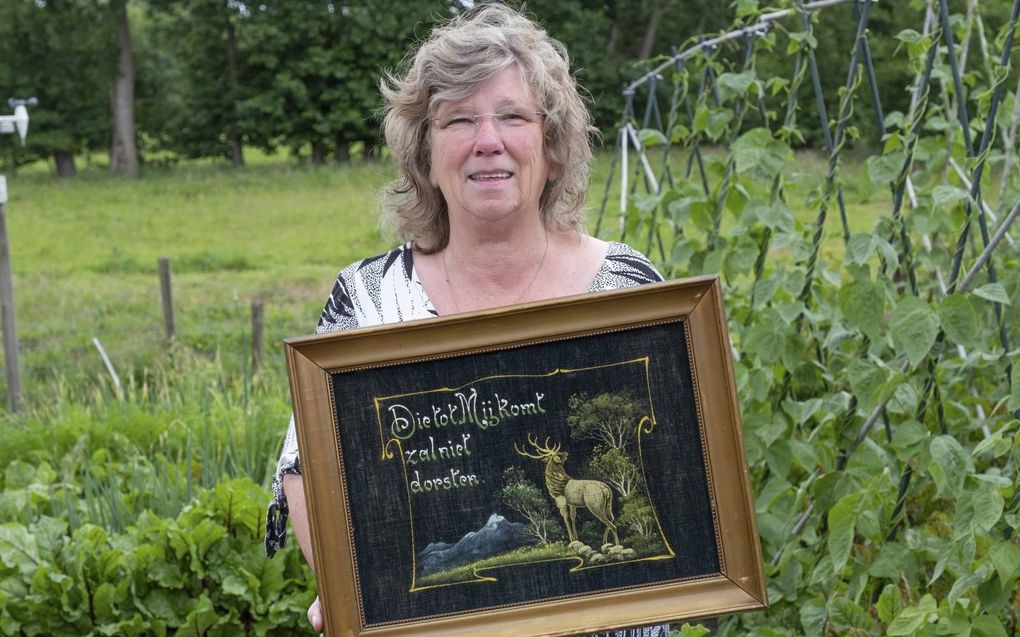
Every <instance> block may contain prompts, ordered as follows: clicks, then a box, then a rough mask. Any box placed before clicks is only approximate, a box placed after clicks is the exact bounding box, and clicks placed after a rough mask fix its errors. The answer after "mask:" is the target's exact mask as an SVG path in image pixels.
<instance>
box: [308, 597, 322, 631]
mask: <svg viewBox="0 0 1020 637" xmlns="http://www.w3.org/2000/svg"><path fill="white" fill-rule="evenodd" d="M308 623H310V624H311V625H312V628H313V629H315V632H317V633H321V632H322V605H321V604H319V598H318V596H316V597H315V601H314V602H312V605H311V606H309V607H308Z"/></svg>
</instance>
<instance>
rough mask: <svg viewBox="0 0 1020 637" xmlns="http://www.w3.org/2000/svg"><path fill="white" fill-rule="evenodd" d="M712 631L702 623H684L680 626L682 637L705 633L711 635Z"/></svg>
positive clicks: (702, 636) (703, 636)
mask: <svg viewBox="0 0 1020 637" xmlns="http://www.w3.org/2000/svg"><path fill="white" fill-rule="evenodd" d="M711 634H712V631H711V630H709V629H707V628H705V627H704V626H702V625H701V624H694V625H693V626H692V625H690V624H684V625H683V626H681V627H680V637H705V635H711Z"/></svg>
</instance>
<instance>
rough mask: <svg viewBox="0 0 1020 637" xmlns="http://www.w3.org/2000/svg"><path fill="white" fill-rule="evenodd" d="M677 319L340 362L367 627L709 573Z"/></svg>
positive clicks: (697, 445) (713, 554)
mask: <svg viewBox="0 0 1020 637" xmlns="http://www.w3.org/2000/svg"><path fill="white" fill-rule="evenodd" d="M686 328H687V326H686V324H685V323H683V322H679V321H678V322H672V323H666V324H660V325H654V326H648V327H641V328H636V329H631V330H626V331H622V332H616V333H611V334H600V335H595V336H586V337H579V338H574V339H568V340H562V341H554V342H548V343H541V344H537V345H531V346H528V347H526V348H511V349H505V350H500V351H492V352H485V353H479V354H469V355H464V356H458V357H453V358H448V359H443V360H431V361H421V362H415V363H410V364H405V365H401V366H396V367H383V368H375V369H365V370H357V371H350V372H338V373H334V374H333V375H332V380H333V392H334V400H335V409H336V413H335V416H336V427H337V435H338V439H339V443H340V446H341V449H342V453H341V458H342V471H343V474H344V478H345V480H346V483H347V488H348V491H349V494H350V495H349V502H348V503H346V506H349V511H350V517H351V524H352V526H353V531H354V533H353V536H354V549H355V561H356V568H357V581H358V585H359V588H360V595H359V598H360V599H361V600H362V613H363V621H364V622H365V625H366V626H374V625H381V624H386V623H393V622H400V621H407V620H414V619H423V618H425V617H431V616H438V615H447V614H452V613H459V612H470V611H478V610H482V609H486V608H493V607H498V606H505V605H512V604H521V603H526V602H531V601H536V600H547V599H555V598H563V597H570V596H576V595H584V594H588V593H594V592H606V591H612V590H620V589H626V588H632V587H638V586H644V585H650V584H656V583H666V582H675V581H678V580H682V579H687V578H695V577H700V576H706V575H712V574H716V573H718V572H719V568H720V567H719V555H718V548H717V543H716V527H715V520H714V518H713V512H712V511H713V509H712V504H711V502H710V499H709V495H708V494H709V491H708V483H707V477H706V470H705V462H704V453H703V452H704V449H703V443H702V436H701V432H700V429H699V425H698V411H697V405H696V401H695V393H694V387H693V378H692V374H691V362H690V356H689V352H688V348H687V341H686V335H685V330H686ZM706 426H710V423H707V424H706ZM336 504H337V506H341V507H342V506H345V503H344V502H341V501H338V502H337V503H336Z"/></svg>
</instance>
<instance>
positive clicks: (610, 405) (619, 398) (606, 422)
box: [567, 392, 645, 451]
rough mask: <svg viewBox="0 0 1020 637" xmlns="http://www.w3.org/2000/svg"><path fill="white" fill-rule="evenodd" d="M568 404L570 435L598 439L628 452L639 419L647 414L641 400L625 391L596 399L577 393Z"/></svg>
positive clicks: (599, 396)
mask: <svg viewBox="0 0 1020 637" xmlns="http://www.w3.org/2000/svg"><path fill="white" fill-rule="evenodd" d="M567 405H568V407H569V408H570V415H569V416H567V425H568V426H569V427H570V437H571V438H573V439H574V440H594V441H595V442H597V443H599V444H601V445H603V446H604V447H605V448H606V449H607V450H610V449H616V450H619V451H625V450H626V448H627V445H628V444H629V443H630V442H631V441H632V440H633V439H634V436H635V435H637V425H638V422H639V421H640V420H641V418H643V417H644V416H645V412H644V409H643V407H642V405H641V403H639V402H638V401H637V400H636V399H634V397H632V396H630V395H629V394H625V393H615V392H606V393H602V394H598V395H596V396H594V397H593V398H589V397H588V396H587V395H586V394H575V395H574V396H571V397H570V400H568V401H567Z"/></svg>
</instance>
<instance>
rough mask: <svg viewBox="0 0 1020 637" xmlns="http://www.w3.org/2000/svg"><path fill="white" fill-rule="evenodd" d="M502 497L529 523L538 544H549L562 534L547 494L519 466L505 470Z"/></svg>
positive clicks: (529, 529)
mask: <svg viewBox="0 0 1020 637" xmlns="http://www.w3.org/2000/svg"><path fill="white" fill-rule="evenodd" d="M500 499H501V500H502V501H503V504H505V505H507V506H508V507H510V508H511V509H513V510H514V511H515V512H516V513H518V514H519V515H520V516H521V517H522V518H524V520H525V521H526V522H527V524H528V533H529V535H531V537H532V538H534V540H535V543H536V544H548V543H549V542H550V541H552V540H555V539H556V538H557V537H559V536H560V531H559V529H560V527H559V525H558V524H557V523H556V520H555V519H554V518H553V516H552V509H550V508H549V501H548V498H546V496H545V494H544V493H542V491H541V490H540V489H539V488H538V487H537V486H535V483H533V482H532V481H531V480H528V478H527V476H525V475H524V471H523V470H521V469H520V468H518V467H510V468H509V469H507V470H506V471H504V472H503V489H502V490H501V491H500Z"/></svg>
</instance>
